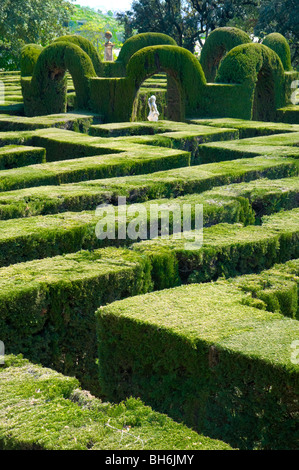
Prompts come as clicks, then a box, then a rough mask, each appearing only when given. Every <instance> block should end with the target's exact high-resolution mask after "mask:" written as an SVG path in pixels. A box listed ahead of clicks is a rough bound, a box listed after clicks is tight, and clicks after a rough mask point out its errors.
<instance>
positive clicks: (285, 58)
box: [263, 33, 292, 71]
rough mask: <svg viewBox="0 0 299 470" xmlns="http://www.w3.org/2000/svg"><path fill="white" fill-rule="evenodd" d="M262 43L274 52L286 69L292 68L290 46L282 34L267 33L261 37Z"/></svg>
mask: <svg viewBox="0 0 299 470" xmlns="http://www.w3.org/2000/svg"><path fill="white" fill-rule="evenodd" d="M263 44H264V45H265V46H268V47H270V49H272V50H273V51H275V52H276V54H277V55H278V57H279V58H280V60H281V62H282V65H283V67H284V69H285V70H286V71H289V70H292V64H291V50H290V46H289V43H288V41H287V40H286V38H284V37H283V36H282V34H279V33H271V34H268V36H266V37H265V38H264V39H263Z"/></svg>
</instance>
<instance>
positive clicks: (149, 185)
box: [0, 149, 298, 220]
mask: <svg viewBox="0 0 299 470" xmlns="http://www.w3.org/2000/svg"><path fill="white" fill-rule="evenodd" d="M167 151H168V152H169V151H170V150H168V149H167ZM165 160H166V159H165ZM296 175H298V164H297V163H296V160H294V159H291V158H290V159H287V158H279V157H256V158H249V159H243V160H235V161H233V162H220V163H210V164H208V165H199V166H193V167H185V168H180V169H179V170H178V169H175V170H167V171H161V172H157V173H153V174H152V175H138V176H137V175H136V176H128V177H122V178H110V179H107V180H94V181H86V182H81V183H73V184H69V185H61V186H44V187H38V188H28V189H21V190H17V191H11V192H6V193H3V194H0V219H2V220H4V219H10V218H18V217H28V216H33V215H45V214H53V213H57V212H65V211H76V212H77V211H82V210H95V208H96V207H97V205H99V204H102V203H107V202H109V203H111V204H117V201H118V196H126V197H127V200H128V202H144V201H147V200H148V199H156V198H160V197H173V196H178V195H181V194H192V193H194V192H195V193H201V192H203V191H207V190H209V189H211V188H213V187H215V186H223V185H225V184H231V183H240V182H245V181H252V180H255V179H259V178H269V179H279V178H286V177H288V176H296Z"/></svg>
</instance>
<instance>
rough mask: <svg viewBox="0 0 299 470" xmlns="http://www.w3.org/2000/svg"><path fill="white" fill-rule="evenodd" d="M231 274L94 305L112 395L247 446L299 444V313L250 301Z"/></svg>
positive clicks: (102, 368) (101, 360) (103, 368)
mask: <svg viewBox="0 0 299 470" xmlns="http://www.w3.org/2000/svg"><path fill="white" fill-rule="evenodd" d="M244 299H246V294H245V293H244V292H241V291H240V290H239V289H237V288H236V287H234V286H232V285H229V284H228V283H225V282H223V281H222V282H217V283H209V284H202V285H198V284H197V285H189V286H182V287H178V288H175V289H169V290H164V291H160V292H155V293H151V294H146V295H144V296H137V297H134V298H130V299H126V300H123V301H121V302H115V303H113V304H110V305H108V306H106V307H104V308H103V309H100V310H99V311H98V312H97V331H98V338H99V339H98V348H99V363H100V380H101V382H102V384H103V389H104V392H105V396H106V397H108V398H109V399H111V400H120V399H123V398H124V397H126V396H130V395H134V396H135V397H137V396H139V397H142V399H143V400H146V402H147V403H149V404H151V406H154V407H155V409H157V410H159V411H162V412H166V413H167V414H168V415H169V416H171V417H173V418H175V419H179V420H183V421H184V423H186V424H187V425H188V426H192V427H193V429H196V430H197V431H200V432H207V433H209V435H210V436H212V437H214V438H215V437H218V438H220V437H221V438H222V439H224V440H225V441H226V442H229V443H230V444H231V445H232V446H233V447H238V448H240V449H247V450H249V449H255V450H256V449H268V450H269V449H271V450H274V449H283V450H286V449H294V450H295V449H296V448H297V446H298V440H297V433H296V426H297V411H298V407H297V392H298V378H299V374H298V365H296V364H293V363H292V362H291V347H290V345H291V344H292V342H293V341H295V340H297V338H298V334H299V326H298V322H297V321H295V320H292V319H287V318H285V317H283V316H282V315H280V314H278V313H270V312H268V311H264V310H260V309H257V308H253V307H250V306H247V305H244V303H243V301H244Z"/></svg>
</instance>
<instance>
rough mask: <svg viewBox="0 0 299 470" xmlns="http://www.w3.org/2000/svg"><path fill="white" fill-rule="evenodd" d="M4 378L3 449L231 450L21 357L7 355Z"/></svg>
mask: <svg viewBox="0 0 299 470" xmlns="http://www.w3.org/2000/svg"><path fill="white" fill-rule="evenodd" d="M0 378H1V396H5V400H2V401H1V403H0V416H1V424H0V449H1V450H81V451H82V450H83V451H84V450H85V451H90V450H104V451H105V450H107V449H109V450H111V449H115V450H124V451H127V450H128V448H129V449H130V450H139V451H140V450H150V449H151V450H153V449H156V450H159V449H169V450H185V451H186V450H190V451H193V450H195V449H196V450H197V449H198V450H231V447H230V446H229V445H228V444H225V443H224V442H221V441H217V440H214V439H210V438H208V437H206V436H203V435H199V434H197V433H196V432H194V431H192V430H190V429H188V428H187V427H186V426H184V425H182V424H178V423H175V422H174V421H173V420H172V419H170V418H168V417H167V416H165V415H161V414H160V413H157V412H155V411H153V410H152V409H151V408H150V407H149V406H145V405H144V404H143V403H142V402H141V401H140V400H136V399H134V398H129V399H127V400H126V401H125V402H123V403H120V404H112V403H107V402H106V403H103V402H102V401H101V400H99V399H97V398H95V397H94V396H92V395H91V394H90V392H88V391H86V390H82V389H81V388H80V387H79V383H78V381H77V379H74V378H71V377H66V376H63V375H61V374H58V373H57V372H55V371H53V370H52V369H46V368H45V367H41V366H40V365H36V364H32V363H30V362H29V361H27V360H25V359H23V358H22V357H20V356H12V355H10V356H6V358H5V365H4V366H1V367H0ZM108 425H109V426H108ZM49 429H50V430H51V431H50V432H49ZM171 459H173V457H171Z"/></svg>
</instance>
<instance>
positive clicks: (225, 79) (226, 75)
mask: <svg viewBox="0 0 299 470" xmlns="http://www.w3.org/2000/svg"><path fill="white" fill-rule="evenodd" d="M215 81H216V82H217V83H236V84H240V85H242V87H243V89H244V90H246V92H247V98H246V100H244V101H243V107H244V111H245V110H246V112H244V118H245V119H249V120H250V119H253V120H257V121H273V120H275V115H276V110H277V109H278V108H281V107H282V106H284V104H285V103H286V97H285V76H284V68H283V65H282V63H281V60H280V58H279V57H278V55H277V54H276V53H275V52H274V51H273V50H271V49H269V48H268V47H267V46H265V45H262V44H256V43H255V44H243V45H240V46H237V47H235V48H234V49H232V50H231V51H230V52H229V53H228V54H227V55H226V56H225V58H224V59H223V60H222V62H221V65H220V67H219V70H218V72H217V75H216V79H215ZM222 105H223V106H224V107H225V103H222ZM235 117H241V116H235Z"/></svg>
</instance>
